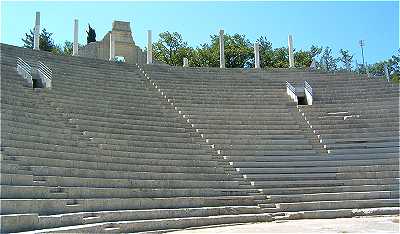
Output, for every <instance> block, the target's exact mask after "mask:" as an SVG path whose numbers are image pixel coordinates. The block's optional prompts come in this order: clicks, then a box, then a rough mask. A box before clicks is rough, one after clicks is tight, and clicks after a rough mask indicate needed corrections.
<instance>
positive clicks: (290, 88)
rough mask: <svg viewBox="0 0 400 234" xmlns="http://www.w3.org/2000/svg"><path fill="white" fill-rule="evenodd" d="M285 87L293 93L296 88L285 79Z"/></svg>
mask: <svg viewBox="0 0 400 234" xmlns="http://www.w3.org/2000/svg"><path fill="white" fill-rule="evenodd" d="M286 88H288V89H289V90H290V91H292V92H293V93H296V88H295V87H294V86H293V85H291V84H290V83H289V82H288V81H286Z"/></svg>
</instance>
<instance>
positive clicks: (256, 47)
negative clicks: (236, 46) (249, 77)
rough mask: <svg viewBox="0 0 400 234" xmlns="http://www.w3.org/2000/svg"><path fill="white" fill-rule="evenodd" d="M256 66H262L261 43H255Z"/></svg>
mask: <svg viewBox="0 0 400 234" xmlns="http://www.w3.org/2000/svg"><path fill="white" fill-rule="evenodd" d="M254 68H260V45H259V44H258V43H257V42H256V43H254Z"/></svg>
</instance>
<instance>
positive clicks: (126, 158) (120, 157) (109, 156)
mask: <svg viewBox="0 0 400 234" xmlns="http://www.w3.org/2000/svg"><path fill="white" fill-rule="evenodd" d="M22 147H23V146H16V147H9V146H3V152H4V153H6V154H7V155H10V156H32V157H38V158H41V157H43V158H53V159H56V158H59V159H68V160H79V159H80V160H82V161H84V160H85V161H89V162H90V161H91V162H97V161H98V162H119V163H128V164H129V163H132V164H138V162H140V161H141V160H154V159H156V160H159V161H160V163H161V164H162V163H166V164H167V165H168V164H170V163H168V162H166V161H164V162H163V161H162V160H181V161H180V163H181V164H182V165H184V164H185V162H184V161H183V160H189V161H193V160H197V161H210V160H213V159H212V156H211V155H209V154H197V155H185V154H164V153H139V152H136V153H132V152H123V151H117V152H116V151H114V152H103V154H100V153H99V152H78V153H73V152H60V151H51V150H49V151H48V150H41V149H24V148H22ZM137 160H138V161H137ZM171 163H173V162H171ZM142 164H143V163H142Z"/></svg>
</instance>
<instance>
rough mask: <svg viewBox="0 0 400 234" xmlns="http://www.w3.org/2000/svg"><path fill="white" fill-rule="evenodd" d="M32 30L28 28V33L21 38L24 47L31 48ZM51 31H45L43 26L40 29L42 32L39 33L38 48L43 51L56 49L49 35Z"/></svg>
mask: <svg viewBox="0 0 400 234" xmlns="http://www.w3.org/2000/svg"><path fill="white" fill-rule="evenodd" d="M34 35H35V34H34V31H33V30H29V33H25V38H22V41H23V42H24V47H25V48H31V49H33V44H34V42H33V40H34ZM52 35H53V33H50V32H47V30H46V29H45V28H43V29H42V32H41V33H40V35H39V49H40V50H44V51H49V52H51V51H53V50H54V49H56V45H55V44H54V41H53V38H51V36H52Z"/></svg>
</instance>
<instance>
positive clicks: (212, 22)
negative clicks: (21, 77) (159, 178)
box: [0, 1, 399, 63]
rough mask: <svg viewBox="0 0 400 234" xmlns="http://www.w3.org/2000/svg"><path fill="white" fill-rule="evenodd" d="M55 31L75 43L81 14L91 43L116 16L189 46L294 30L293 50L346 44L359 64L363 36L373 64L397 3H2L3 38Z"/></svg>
mask: <svg viewBox="0 0 400 234" xmlns="http://www.w3.org/2000/svg"><path fill="white" fill-rule="evenodd" d="M36 11H40V12H41V26H42V27H45V28H46V29H47V30H48V31H50V32H53V33H54V36H53V38H54V39H55V42H56V43H60V44H61V43H63V42H64V41H65V40H69V41H72V40H73V20H74V19H75V18H77V19H79V26H80V30H79V33H80V35H79V42H80V43H82V44H85V43H86V33H85V28H86V26H87V24H88V23H90V24H91V25H92V27H94V28H95V30H96V33H97V40H101V39H102V38H103V36H104V35H105V33H106V32H107V31H109V30H111V24H112V21H113V20H122V21H130V22H131V27H132V31H133V38H134V40H135V42H136V44H138V45H139V46H140V47H142V48H143V47H144V46H145V45H146V40H147V39H146V35H147V34H146V30H148V29H151V30H153V38H154V39H153V40H157V39H158V37H157V36H156V35H158V33H160V32H163V31H167V30H168V31H177V32H179V33H181V34H182V36H183V39H184V40H185V41H187V42H188V43H189V44H190V45H192V46H197V45H199V44H201V43H205V42H208V41H209V36H210V34H216V33H218V31H219V29H220V28H223V29H224V30H225V32H226V33H229V34H234V33H240V34H245V35H246V36H247V38H249V39H250V40H251V41H252V42H254V41H255V40H256V39H257V38H258V37H260V36H266V37H267V38H269V40H270V41H271V42H272V45H273V47H281V46H287V35H288V34H289V33H290V34H292V35H293V39H294V47H295V48H296V50H300V49H308V48H309V47H310V46H311V45H312V44H314V45H319V46H329V47H331V48H332V49H333V51H334V52H335V53H338V50H339V49H340V48H344V49H348V50H350V51H351V52H352V53H353V54H354V58H355V59H357V60H358V61H359V62H360V61H361V51H360V47H359V46H358V41H359V40H360V39H364V40H365V41H366V47H365V56H366V60H367V62H368V63H373V62H376V61H380V60H384V59H387V58H389V57H391V55H393V54H394V53H395V52H396V51H397V50H398V48H399V2H398V1H385V2H382V1H380V2H371V1H365V2H362V1H356V2H347V1H332V2H314V1H306V2H297V1H296V2H279V1H276V2H126V1H124V2H104V1H101V2H95V1H90V2H79V1H71V2H49V1H47V2H38V1H31V2H12V1H6V2H4V1H2V2H1V38H0V39H1V42H2V43H7V44H12V45H18V46H22V44H23V43H22V41H21V38H22V37H23V36H24V33H25V32H27V31H28V30H29V29H30V28H33V26H34V20H35V12H36Z"/></svg>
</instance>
